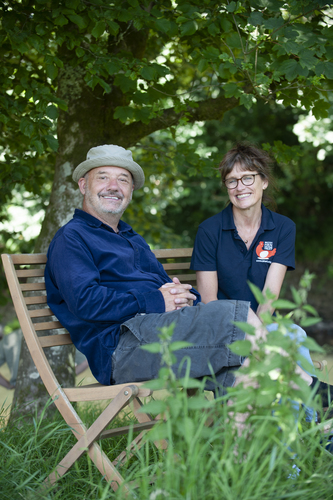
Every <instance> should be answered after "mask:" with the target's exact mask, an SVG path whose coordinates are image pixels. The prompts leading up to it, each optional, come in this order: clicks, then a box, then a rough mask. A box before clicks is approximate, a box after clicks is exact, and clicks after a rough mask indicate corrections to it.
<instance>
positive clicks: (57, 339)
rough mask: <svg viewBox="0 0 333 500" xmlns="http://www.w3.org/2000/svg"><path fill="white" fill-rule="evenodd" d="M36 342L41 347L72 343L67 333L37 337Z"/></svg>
mask: <svg viewBox="0 0 333 500" xmlns="http://www.w3.org/2000/svg"><path fill="white" fill-rule="evenodd" d="M38 340H39V342H40V344H41V346H42V347H55V346H58V345H70V344H72V343H73V342H72V339H71V337H70V335H69V333H63V334H56V335H46V336H45V337H39V338H38Z"/></svg>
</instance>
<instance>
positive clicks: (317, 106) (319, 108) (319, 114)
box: [312, 99, 330, 120]
mask: <svg viewBox="0 0 333 500" xmlns="http://www.w3.org/2000/svg"><path fill="white" fill-rule="evenodd" d="M329 110H330V103H329V102H327V101H324V100H323V99H318V101H315V102H314V105H313V107H312V113H313V115H314V117H315V118H316V120H320V118H327V117H328V114H329Z"/></svg>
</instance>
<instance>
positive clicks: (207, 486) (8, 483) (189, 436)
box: [0, 275, 333, 500]
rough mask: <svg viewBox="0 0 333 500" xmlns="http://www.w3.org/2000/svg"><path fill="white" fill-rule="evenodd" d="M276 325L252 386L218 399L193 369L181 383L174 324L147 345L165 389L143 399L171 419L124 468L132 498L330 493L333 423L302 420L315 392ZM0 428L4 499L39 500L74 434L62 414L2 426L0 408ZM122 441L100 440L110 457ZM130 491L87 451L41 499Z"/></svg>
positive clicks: (89, 415)
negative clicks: (329, 431) (331, 430)
mask: <svg viewBox="0 0 333 500" xmlns="http://www.w3.org/2000/svg"><path fill="white" fill-rule="evenodd" d="M309 282H310V278H309V276H308V275H305V276H304V277H303V278H302V283H301V285H302V286H301V287H300V288H299V289H298V290H297V294H298V295H299V296H300V297H302V296H303V297H305V296H306V293H307V291H308V286H309ZM303 285H305V286H303ZM264 300H265V298H264ZM310 309H311V307H310ZM312 312H313V311H312V309H311V311H310V314H312ZM277 322H278V323H279V328H278V330H277V331H276V332H272V333H270V334H269V335H268V337H267V341H266V342H261V343H259V344H258V348H257V349H256V350H255V351H253V353H252V354H251V355H250V364H249V366H248V368H246V369H245V368H242V369H241V372H243V374H244V373H247V375H248V377H249V378H250V379H251V380H253V386H244V384H243V383H240V384H239V385H237V386H236V387H234V388H231V389H229V390H228V393H227V394H226V395H225V396H222V397H220V398H217V399H212V398H211V397H210V394H209V393H204V381H202V382H200V381H198V380H193V379H191V378H190V377H189V374H188V371H187V373H186V375H185V377H184V378H182V379H181V380H177V377H176V376H175V373H174V371H173V367H172V364H173V356H174V354H173V352H174V351H175V350H176V349H179V348H183V347H184V344H183V343H178V342H173V341H172V332H173V325H171V326H170V328H164V329H162V331H161V334H160V341H159V342H157V343H155V344H152V345H150V346H146V348H147V349H148V350H149V351H150V352H158V353H160V354H161V356H162V361H163V367H161V370H160V373H159V377H158V378H157V379H156V380H155V381H151V382H150V383H149V384H148V385H149V387H151V388H152V389H154V390H158V389H163V393H162V394H161V396H159V397H158V398H156V399H155V400H150V401H147V402H146V405H145V406H144V407H143V411H149V413H151V414H153V415H157V414H159V413H161V414H162V416H165V417H166V420H165V421H164V420H163V419H161V420H160V423H159V424H158V425H156V426H155V427H154V428H153V429H152V430H151V431H149V432H148V433H147V434H146V437H145V438H144V444H143V446H142V448H140V449H136V450H134V453H133V455H132V456H131V457H130V460H129V463H128V465H127V466H125V467H123V468H122V470H121V473H122V474H123V475H124V477H125V478H126V482H127V483H128V485H129V486H130V487H131V486H133V484H132V483H131V481H132V480H133V479H135V484H136V485H137V488H136V489H135V490H133V495H134V497H135V498H138V499H142V500H146V499H159V498H174V499H182V498H190V499H191V500H199V499H202V498H205V499H208V500H220V499H221V498H225V499H228V500H233V499H234V498H237V497H239V498H241V499H242V500H254V499H257V498H265V499H266V498H267V499H269V500H273V499H274V500H275V499H276V498H285V499H290V500H291V499H293V498H298V497H302V498H304V499H305V500H312V499H313V498H314V497H317V496H318V497H320V498H330V496H331V488H332V480H333V475H332V455H331V454H330V453H329V452H328V451H326V450H325V443H326V441H325V434H324V432H325V427H328V426H329V424H330V421H329V420H327V418H326V417H324V416H323V415H322V411H320V410H319V414H320V416H321V423H320V424H315V423H314V422H313V421H312V422H305V421H304V410H303V409H302V408H299V405H300V404H301V403H303V404H306V405H308V406H311V407H313V408H315V409H318V408H319V406H320V405H319V403H320V401H319V397H318V396H316V397H314V394H313V392H314V391H311V390H310V389H309V387H307V386H306V384H304V383H303V381H302V380H301V379H300V378H299V376H298V375H296V374H295V363H296V361H297V360H298V359H299V354H298V345H297V343H296V342H295V341H292V340H290V338H289V337H288V336H286V335H285V334H284V332H285V328H288V327H290V323H291V321H290V319H288V318H287V317H283V316H281V315H280V316H278V318H277ZM246 342H247V341H243V345H244V346H246ZM281 349H284V350H285V351H287V352H288V356H287V357H286V356H282V355H281V354H280V351H281ZM317 349H318V347H317ZM184 362H186V360H185V361H184ZM274 371H275V372H276V373H275V375H274V373H273V372H274ZM291 382H293V383H294V384H291ZM190 389H191V390H192V395H191V396H190V395H189V392H188V391H189V390H190ZM228 400H229V402H228V403H227V401H228ZM49 404H51V401H50V403H49ZM78 411H79V413H80V414H81V416H82V419H83V420H84V421H87V423H88V425H89V422H93V421H94V420H95V419H96V417H97V416H98V414H99V413H100V411H101V409H100V407H99V406H98V404H96V403H95V404H87V405H84V406H81V407H80V408H78ZM120 418H121V422H122V425H130V422H131V418H132V417H131V415H130V414H125V413H122V414H121V417H120ZM240 420H241V422H240ZM236 421H238V422H239V423H238V424H237V425H235V422H236ZM119 423H120V422H117V423H116V424H117V425H118V424H119ZM0 424H1V430H2V431H3V432H1V438H0V445H1V458H2V461H1V464H2V467H1V473H0V488H1V492H2V497H3V498H4V499H14V498H15V499H16V498H28V499H30V498H31V499H33V498H36V495H37V493H36V491H37V490H38V488H40V487H41V485H42V484H43V481H44V479H45V478H46V477H47V475H48V474H49V473H50V470H52V468H53V467H55V465H56V464H57V463H58V462H59V460H60V459H61V458H62V457H63V456H64V455H65V454H66V452H67V451H69V449H70V448H71V447H72V446H73V444H74V443H75V437H74V436H73V434H72V432H71V430H70V429H69V428H68V427H67V426H66V425H65V424H64V423H61V421H60V418H57V417H55V418H54V420H49V419H46V418H45V417H44V414H42V415H41V417H40V418H37V417H36V416H32V417H31V418H25V419H24V420H23V419H18V420H17V421H16V422H13V423H12V425H8V426H7V427H5V425H6V423H5V408H3V409H2V412H0ZM129 439H132V436H129ZM159 439H167V442H168V448H167V449H166V450H163V449H160V450H156V448H155V445H154V442H156V441H158V440H159ZM125 446H126V438H123V439H122V440H121V442H119V441H118V438H113V439H111V440H103V450H104V451H105V452H106V454H107V455H108V456H109V457H110V458H111V460H112V459H113V458H114V457H115V456H117V455H118V453H119V451H120V450H121V449H123V448H124V447H125ZM294 467H297V468H294ZM124 494H125V493H124V491H123V488H122V487H120V488H119V489H118V490H117V492H113V491H112V490H111V488H110V486H109V485H108V484H107V483H106V482H105V481H104V480H103V479H102V477H101V475H100V473H99V471H98V470H97V468H96V467H95V466H94V465H93V464H92V462H91V460H90V458H89V456H88V455H87V454H85V455H83V456H82V457H81V458H80V459H79V460H78V462H76V464H75V466H74V467H73V468H72V469H70V471H69V472H68V474H66V475H65V476H64V477H62V478H61V479H60V480H59V481H58V482H57V483H56V484H55V485H54V486H51V487H50V488H49V489H48V490H44V491H43V498H50V499H59V500H60V499H62V498H66V499H68V500H76V499H77V500H81V499H82V498H89V499H106V498H120V499H123V498H124ZM221 495H223V496H222V497H221Z"/></svg>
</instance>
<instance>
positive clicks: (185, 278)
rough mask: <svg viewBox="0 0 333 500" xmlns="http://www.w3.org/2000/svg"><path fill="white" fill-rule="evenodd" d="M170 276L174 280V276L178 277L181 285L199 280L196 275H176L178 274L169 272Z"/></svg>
mask: <svg viewBox="0 0 333 500" xmlns="http://www.w3.org/2000/svg"><path fill="white" fill-rule="evenodd" d="M168 276H169V277H170V278H173V277H174V276H176V277H177V278H178V279H179V281H180V282H181V283H187V282H188V281H196V280H197V276H196V274H176V273H175V274H172V273H170V271H169V272H168Z"/></svg>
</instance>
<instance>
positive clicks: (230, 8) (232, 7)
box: [226, 1, 237, 12]
mask: <svg viewBox="0 0 333 500" xmlns="http://www.w3.org/2000/svg"><path fill="white" fill-rule="evenodd" d="M236 7H237V4H236V2H234V1H232V2H230V3H229V4H228V5H226V9H227V11H228V12H235V10H236Z"/></svg>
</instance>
